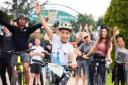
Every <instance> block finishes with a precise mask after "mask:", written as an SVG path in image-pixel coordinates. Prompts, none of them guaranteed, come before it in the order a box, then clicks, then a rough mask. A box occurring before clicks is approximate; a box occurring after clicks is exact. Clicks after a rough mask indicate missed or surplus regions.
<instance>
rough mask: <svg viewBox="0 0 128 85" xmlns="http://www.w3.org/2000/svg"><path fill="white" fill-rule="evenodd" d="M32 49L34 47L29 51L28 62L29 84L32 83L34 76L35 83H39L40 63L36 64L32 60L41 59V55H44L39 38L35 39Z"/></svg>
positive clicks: (31, 84)
mask: <svg viewBox="0 0 128 85" xmlns="http://www.w3.org/2000/svg"><path fill="white" fill-rule="evenodd" d="M32 49H34V50H33V51H32V52H30V56H31V62H30V64H31V65H30V72H31V74H30V83H29V85H33V81H34V77H35V80H36V85H40V71H41V65H40V64H37V63H36V62H34V61H32V60H33V59H35V60H40V61H41V60H42V57H44V54H43V53H42V52H44V48H43V47H41V46H40V39H38V38H36V39H35V45H34V46H32Z"/></svg>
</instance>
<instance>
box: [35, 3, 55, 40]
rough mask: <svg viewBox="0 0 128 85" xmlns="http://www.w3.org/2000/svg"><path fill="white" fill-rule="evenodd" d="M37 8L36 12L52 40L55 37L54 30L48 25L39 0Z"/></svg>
mask: <svg viewBox="0 0 128 85" xmlns="http://www.w3.org/2000/svg"><path fill="white" fill-rule="evenodd" d="M35 8H36V14H37V16H38V18H39V20H40V21H41V23H42V25H43V27H44V29H45V31H46V32H47V35H48V36H49V38H50V40H52V38H53V33H52V31H51V30H50V28H49V27H48V25H47V23H46V21H45V19H44V18H43V17H42V16H41V8H40V5H39V2H38V1H36V6H35Z"/></svg>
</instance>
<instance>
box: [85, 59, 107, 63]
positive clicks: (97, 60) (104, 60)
mask: <svg viewBox="0 0 128 85" xmlns="http://www.w3.org/2000/svg"><path fill="white" fill-rule="evenodd" d="M87 60H91V61H92V62H101V63H106V61H109V60H107V59H94V58H88V59H87Z"/></svg>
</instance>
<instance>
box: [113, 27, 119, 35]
mask: <svg viewBox="0 0 128 85" xmlns="http://www.w3.org/2000/svg"><path fill="white" fill-rule="evenodd" d="M117 29H118V27H117V26H114V29H113V36H116V32H117Z"/></svg>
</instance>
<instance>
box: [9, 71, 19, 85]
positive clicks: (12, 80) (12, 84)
mask: <svg viewBox="0 0 128 85" xmlns="http://www.w3.org/2000/svg"><path fill="white" fill-rule="evenodd" d="M16 75H17V72H16V70H13V71H12V76H11V83H10V85H16V82H17V77H16Z"/></svg>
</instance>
